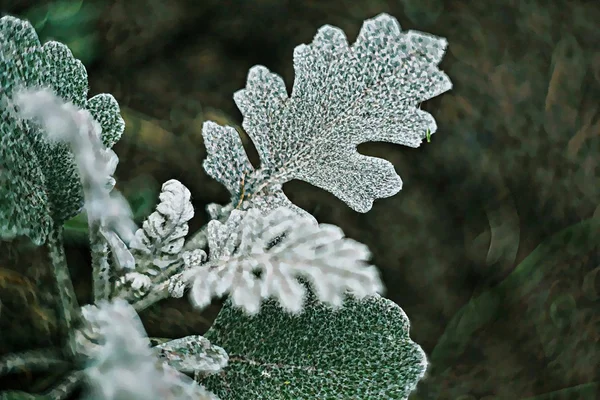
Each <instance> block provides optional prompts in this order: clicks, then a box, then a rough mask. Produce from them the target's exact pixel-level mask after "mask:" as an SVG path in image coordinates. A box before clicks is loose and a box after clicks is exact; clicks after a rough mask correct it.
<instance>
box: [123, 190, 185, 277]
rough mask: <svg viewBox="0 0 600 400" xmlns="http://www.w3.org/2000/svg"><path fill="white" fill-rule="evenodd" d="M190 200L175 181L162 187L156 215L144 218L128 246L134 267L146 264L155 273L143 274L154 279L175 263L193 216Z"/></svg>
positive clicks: (154, 213)
mask: <svg viewBox="0 0 600 400" xmlns="http://www.w3.org/2000/svg"><path fill="white" fill-rule="evenodd" d="M190 198H191V194H190V191H189V190H188V189H187V188H186V187H185V186H184V185H183V184H181V182H179V181H177V180H175V179H171V180H169V181H167V182H165V183H164V184H163V185H162V192H161V193H160V195H159V199H160V203H159V204H158V205H157V206H156V211H155V212H153V213H152V214H150V216H148V218H147V219H146V221H144V224H143V226H142V228H140V229H138V230H137V232H136V233H135V239H134V240H133V241H132V242H131V243H130V248H131V249H132V253H133V255H134V256H135V257H136V259H138V263H139V264H141V263H140V261H143V260H146V262H147V264H148V268H150V269H152V270H156V271H150V270H149V271H147V272H149V273H151V274H153V275H154V274H156V273H157V272H159V271H160V270H162V269H165V268H166V267H168V266H169V265H171V264H173V263H174V262H176V261H177V260H178V259H179V255H180V253H181V251H182V249H183V245H184V242H185V236H186V235H187V233H188V229H189V227H188V224H187V223H188V221H189V220H190V219H192V217H193V216H194V206H193V205H192V203H191V201H190Z"/></svg>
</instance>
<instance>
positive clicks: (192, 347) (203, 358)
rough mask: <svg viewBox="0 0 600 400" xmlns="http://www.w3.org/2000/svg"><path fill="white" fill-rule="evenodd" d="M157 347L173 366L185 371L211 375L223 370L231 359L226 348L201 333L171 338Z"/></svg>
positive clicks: (160, 354) (160, 355)
mask: <svg viewBox="0 0 600 400" xmlns="http://www.w3.org/2000/svg"><path fill="white" fill-rule="evenodd" d="M155 349H156V350H158V354H159V357H162V358H163V359H165V360H166V361H167V362H168V363H169V365H170V366H171V367H173V368H175V369H176V370H178V371H180V372H185V373H196V374H200V375H203V374H206V375H211V374H214V373H217V372H219V371H221V370H222V369H223V368H224V367H225V366H226V365H227V360H228V359H229V356H228V355H227V352H225V350H223V349H222V348H221V347H219V346H215V345H213V344H211V343H210V341H208V340H207V339H206V338H205V337H202V336H199V335H192V336H186V337H183V338H179V339H174V340H170V341H168V342H165V343H161V344H159V345H157V346H156V347H155Z"/></svg>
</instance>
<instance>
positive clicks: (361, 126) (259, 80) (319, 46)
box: [203, 14, 452, 212]
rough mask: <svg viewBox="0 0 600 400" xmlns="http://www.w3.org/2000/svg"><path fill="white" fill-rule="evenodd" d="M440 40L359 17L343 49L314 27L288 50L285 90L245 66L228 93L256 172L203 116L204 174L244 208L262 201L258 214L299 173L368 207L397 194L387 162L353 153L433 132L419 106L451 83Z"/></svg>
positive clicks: (383, 19)
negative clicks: (238, 85)
mask: <svg viewBox="0 0 600 400" xmlns="http://www.w3.org/2000/svg"><path fill="white" fill-rule="evenodd" d="M446 44H447V42H446V40H445V39H443V38H439V37H435V36H432V35H428V34H425V33H421V32H415V31H408V32H401V30H400V26H399V24H398V22H397V21H396V19H394V18H393V17H391V16H389V15H387V14H382V15H380V16H378V17H375V18H373V19H371V20H367V21H365V23H364V25H363V27H362V29H361V31H360V33H359V35H358V38H357V39H356V42H355V43H354V44H353V45H352V46H350V45H349V44H348V42H347V40H346V37H345V35H344V33H343V32H342V31H341V30H340V29H339V28H335V27H332V26H324V27H322V28H321V29H319V31H318V32H317V34H316V36H315V38H314V39H313V42H312V43H311V44H309V45H301V46H298V47H296V49H295V51H294V69H295V72H296V79H295V81H294V86H293V89H292V94H291V96H288V94H287V91H286V88H285V85H284V82H283V80H282V78H281V77H280V76H279V75H277V74H274V73H272V72H270V71H269V70H268V69H267V68H265V67H264V66H255V67H253V68H251V69H250V71H249V73H248V79H247V83H246V87H245V88H244V89H242V90H240V91H238V92H236V93H235V95H234V100H235V102H236V104H237V106H238V108H239V109H240V111H241V112H242V114H243V116H244V121H243V127H244V129H245V131H246V132H247V133H248V135H249V136H250V137H251V138H252V141H253V143H254V145H255V146H256V149H257V151H258V154H259V156H260V160H261V166H260V169H259V170H255V169H254V168H252V167H251V166H250V165H249V162H248V161H247V157H246V154H245V153H244V151H243V148H242V146H241V142H240V140H239V137H237V138H236V137H235V136H236V135H237V133H236V132H235V131H234V130H233V129H232V128H223V127H221V128H217V127H216V126H215V124H214V123H210V124H205V129H204V130H203V135H204V137H205V143H206V147H207V149H208V157H207V160H206V162H205V164H204V167H205V169H206V171H207V173H208V174H209V175H210V176H211V177H213V178H214V179H216V180H218V181H219V182H221V183H223V184H224V185H225V186H226V187H227V188H228V190H229V191H230V193H231V194H232V201H234V202H235V201H236V200H238V201H243V200H244V198H245V199H247V203H246V204H245V205H244V207H243V209H247V208H251V207H254V206H255V205H254V203H255V202H259V201H262V208H263V209H264V210H265V212H267V211H269V210H271V209H273V208H276V207H277V206H280V205H282V204H284V203H286V202H287V203H289V200H288V199H287V198H285V195H284V194H283V192H282V190H281V185H282V184H283V183H285V182H288V181H290V180H292V179H300V180H303V181H305V182H308V183H311V184H313V185H315V186H318V187H320V188H322V189H325V190H327V191H329V192H331V193H333V194H334V195H335V196H337V197H338V198H340V199H341V200H343V201H344V202H346V203H347V204H348V205H349V206H350V207H351V208H353V209H354V210H356V211H359V212H367V211H368V210H369V209H370V208H371V207H372V204H373V201H374V200H375V199H377V198H383V197H389V196H392V195H394V194H396V193H397V192H398V191H399V190H400V189H401V188H402V180H401V179H400V177H399V176H398V175H397V174H396V172H395V170H394V167H393V165H392V164H391V163H389V162H388V161H385V160H383V159H380V158H376V157H368V156H364V155H361V154H359V153H358V152H357V151H356V146H357V145H359V144H361V143H365V142H369V141H385V142H391V143H396V144H402V145H405V146H410V147H418V146H419V145H420V143H421V141H422V139H423V138H425V136H426V134H427V132H428V131H429V132H430V133H434V132H435V131H436V129H437V126H436V124H435V120H434V119H433V117H432V116H431V115H430V114H429V113H427V112H425V111H423V110H420V109H419V108H418V106H419V105H420V103H421V102H423V101H425V100H428V99H430V98H432V97H434V96H437V95H439V94H441V93H443V92H445V91H447V90H449V89H450V88H451V87H452V84H451V82H450V80H449V78H448V77H447V76H446V75H445V74H444V73H443V72H441V71H440V70H439V69H438V67H437V64H438V63H439V62H440V60H441V58H442V56H443V54H444V52H445V48H446ZM242 165H243V166H244V168H243V169H240V168H238V169H235V170H234V171H238V172H237V173H232V172H230V171H232V170H233V169H232V168H233V167H235V166H242ZM242 173H243V176H242ZM242 187H243V188H244V189H245V190H244V195H243V196H242V189H241V188H242ZM264 197H267V198H270V200H267V201H263V200H261V199H262V198H264ZM283 198H285V200H283Z"/></svg>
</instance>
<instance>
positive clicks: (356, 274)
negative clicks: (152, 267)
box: [185, 207, 383, 314]
mask: <svg viewBox="0 0 600 400" xmlns="http://www.w3.org/2000/svg"><path fill="white" fill-rule="evenodd" d="M208 247H209V250H210V253H209V256H210V261H209V262H208V263H206V264H203V265H200V266H197V267H196V268H193V269H190V270H188V271H186V272H185V275H187V276H188V277H189V279H190V280H192V281H193V286H192V291H191V297H192V301H193V303H194V304H195V305H196V306H197V307H200V308H201V307H204V306H206V305H208V304H209V303H210V301H211V300H212V297H213V296H222V295H224V294H225V293H229V294H230V296H231V299H232V301H233V304H234V305H236V306H238V307H242V308H243V309H244V310H245V311H246V312H248V313H250V314H254V313H257V312H258V311H259V309H260V303H261V300H262V299H267V298H269V297H271V296H273V297H275V298H277V300H278V301H279V303H280V304H281V305H282V306H283V307H284V308H285V309H286V310H288V311H290V312H299V311H301V310H302V307H303V305H304V297H305V290H304V287H303V285H302V284H301V283H300V282H299V281H298V279H299V278H305V279H307V280H308V281H309V283H310V284H311V285H312V287H313V288H315V290H316V293H317V297H318V299H319V300H320V301H322V302H325V303H328V304H331V305H334V306H339V305H341V302H342V299H343V295H344V293H345V292H346V291H347V290H349V291H351V292H352V294H353V295H355V296H356V297H364V296H367V295H371V294H373V293H378V292H381V291H382V290H383V286H382V284H381V281H380V278H379V273H378V271H377V269H376V268H375V267H374V266H371V265H368V263H367V259H368V258H369V256H370V253H369V251H368V249H367V247H366V246H365V245H363V244H361V243H358V242H356V241H354V240H352V239H348V238H345V237H344V233H343V232H342V230H341V229H340V228H338V227H336V226H333V225H328V224H321V225H317V224H315V223H314V222H313V220H311V219H308V218H302V217H299V216H298V215H296V214H295V213H294V212H293V211H292V210H289V209H287V208H284V207H282V208H278V209H276V210H274V211H272V212H271V213H269V214H267V215H266V216H263V215H262V213H261V212H260V211H258V210H256V209H252V210H249V211H239V210H233V211H232V212H231V215H230V216H229V219H228V220H227V222H226V223H225V224H223V223H221V222H219V221H217V220H213V221H210V222H209V224H208ZM257 273H258V274H259V276H260V277H258V276H257Z"/></svg>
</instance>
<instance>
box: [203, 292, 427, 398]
mask: <svg viewBox="0 0 600 400" xmlns="http://www.w3.org/2000/svg"><path fill="white" fill-rule="evenodd" d="M205 337H206V338H207V339H208V340H210V341H211V343H214V344H216V345H218V346H221V347H223V348H225V349H226V350H227V353H228V354H229V364H228V366H227V367H226V368H225V369H224V371H223V372H222V373H221V374H218V375H213V376H210V377H208V378H205V379H204V380H202V382H201V383H202V384H204V385H205V386H206V387H207V389H209V390H211V391H213V392H214V393H215V394H217V395H218V396H219V397H221V398H223V399H229V400H246V399H255V400H259V399H269V400H278V399H282V400H283V399H294V400H309V399H310V400H312V399H340V400H341V399H406V398H407V397H408V395H409V394H410V392H411V391H412V390H414V389H415V387H416V385H417V382H418V381H419V380H420V379H421V378H422V377H423V375H424V373H425V370H426V367H427V359H426V357H425V354H424V353H423V351H422V350H421V348H420V347H419V346H418V345H417V344H415V343H414V342H413V341H412V340H411V339H410V337H409V320H408V318H407V317H406V315H405V314H404V312H403V311H402V309H401V308H400V307H398V306H397V305H396V304H395V303H393V302H391V301H390V300H387V299H385V298H382V297H380V296H379V295H374V296H370V297H367V298H364V299H362V300H357V299H352V298H348V299H347V300H346V302H345V304H344V307H343V308H341V309H337V310H333V309H331V308H329V307H327V306H325V305H323V304H322V303H320V302H318V301H317V300H316V299H315V298H314V297H311V298H310V299H309V302H308V303H307V306H306V307H305V309H304V312H303V313H301V314H299V315H292V314H289V313H287V312H285V311H284V310H283V309H281V308H280V307H279V306H278V305H277V304H276V302H274V301H268V302H266V303H265V304H263V306H262V308H261V312H260V314H258V315H256V316H254V317H251V316H248V315H246V314H245V313H243V312H242V311H241V310H240V309H238V308H236V307H234V306H233V305H232V303H231V302H230V301H228V302H227V303H226V304H225V306H224V308H223V309H222V311H221V313H220V314H219V316H218V317H217V319H216V320H215V322H214V324H213V326H212V327H211V328H210V330H209V331H208V332H207V333H206V334H205Z"/></svg>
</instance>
